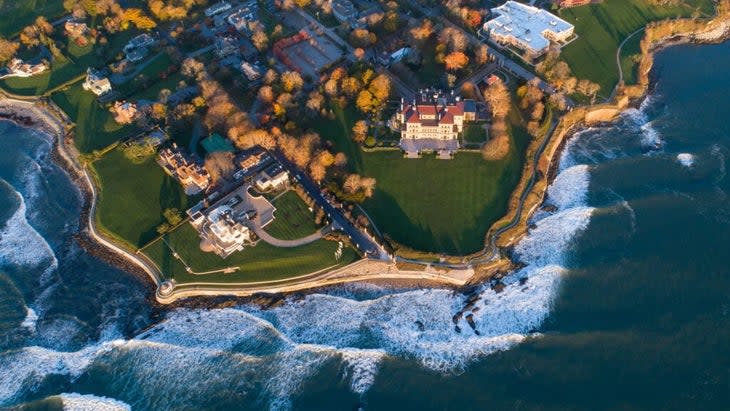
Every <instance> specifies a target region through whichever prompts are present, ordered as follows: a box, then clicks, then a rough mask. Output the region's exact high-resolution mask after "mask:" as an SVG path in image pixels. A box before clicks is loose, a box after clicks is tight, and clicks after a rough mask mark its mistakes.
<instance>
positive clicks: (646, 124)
mask: <svg viewBox="0 0 730 411" xmlns="http://www.w3.org/2000/svg"><path fill="white" fill-rule="evenodd" d="M653 101H654V100H653V99H652V98H651V96H649V97H647V98H646V99H644V101H643V102H642V103H641V106H640V107H639V108H638V109H635V108H630V109H628V110H626V111H624V113H623V115H624V117H627V118H628V119H630V120H631V121H632V122H633V123H634V124H635V125H636V126H638V127H639V129H640V131H641V145H642V147H646V148H650V149H656V148H660V147H661V146H662V145H663V144H664V141H663V140H662V136H661V134H660V133H659V131H658V130H657V129H656V128H655V127H654V121H655V120H650V119H649V115H648V114H647V111H648V110H649V108H650V107H651V105H652V104H653Z"/></svg>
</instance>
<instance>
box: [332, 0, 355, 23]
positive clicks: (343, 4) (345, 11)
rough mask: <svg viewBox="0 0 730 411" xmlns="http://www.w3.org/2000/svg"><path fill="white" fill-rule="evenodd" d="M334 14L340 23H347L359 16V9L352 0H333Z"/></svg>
mask: <svg viewBox="0 0 730 411" xmlns="http://www.w3.org/2000/svg"><path fill="white" fill-rule="evenodd" d="M331 5H332V15H333V16H335V18H336V19H337V20H338V21H339V22H340V23H345V22H348V21H350V20H353V19H355V18H357V9H355V5H353V4H352V2H351V1H350V0H331Z"/></svg>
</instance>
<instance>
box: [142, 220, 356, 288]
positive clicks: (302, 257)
mask: <svg viewBox="0 0 730 411" xmlns="http://www.w3.org/2000/svg"><path fill="white" fill-rule="evenodd" d="M165 241H166V242H167V243H168V244H169V245H170V246H171V247H172V248H173V249H174V250H175V252H177V253H178V254H179V255H180V257H181V258H182V259H183V260H184V261H185V263H186V264H188V265H190V266H191V267H192V269H193V270H194V271H196V272H205V271H213V270H219V269H222V268H226V267H239V268H240V269H239V270H238V271H236V272H234V273H231V274H223V273H216V274H208V275H192V274H189V273H188V272H187V271H186V270H185V267H184V266H183V265H182V264H181V263H180V261H178V260H177V259H175V258H174V257H173V256H172V254H171V252H170V249H169V247H168V246H167V245H166V244H165V243H164V242H163V241H157V242H155V243H154V244H152V245H151V246H149V247H148V248H146V249H145V251H144V252H145V254H146V255H147V256H148V257H150V258H151V259H152V260H153V261H154V262H155V263H156V264H157V265H158V267H159V268H160V270H162V272H163V274H164V275H165V277H167V278H174V279H175V280H176V281H177V282H178V284H184V283H190V282H214V283H215V282H217V283H234V282H254V281H268V280H280V279H283V278H288V277H295V276H299V275H304V274H308V273H311V272H315V271H319V270H322V269H324V268H327V267H330V266H333V265H339V266H343V265H346V264H349V263H351V262H353V261H356V260H357V259H358V258H359V257H358V255H357V253H356V252H355V251H354V250H352V249H351V248H346V249H344V250H343V255H342V258H341V259H340V260H339V261H337V260H335V258H334V253H335V251H336V250H337V247H338V243H336V242H334V241H327V240H319V241H317V242H314V243H311V244H308V245H305V246H302V247H297V248H276V247H273V246H270V245H268V244H266V243H264V242H263V241H260V242H259V243H258V244H257V245H256V246H255V247H248V248H246V249H244V250H243V251H241V252H237V253H234V254H232V255H231V256H229V257H228V258H226V259H222V258H220V257H219V256H218V255H216V254H213V253H204V252H202V251H200V238H199V237H198V233H197V232H196V231H195V229H194V228H193V227H192V226H191V225H190V224H184V225H183V226H181V227H180V228H178V229H177V230H175V231H174V232H172V233H169V234H168V235H166V237H165Z"/></svg>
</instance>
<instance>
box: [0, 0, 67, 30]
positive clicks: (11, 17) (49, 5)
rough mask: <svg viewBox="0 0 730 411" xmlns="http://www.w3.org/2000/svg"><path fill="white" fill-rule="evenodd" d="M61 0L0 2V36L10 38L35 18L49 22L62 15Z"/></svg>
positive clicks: (5, 0) (1, 0)
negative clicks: (43, 17) (42, 17)
mask: <svg viewBox="0 0 730 411" xmlns="http://www.w3.org/2000/svg"><path fill="white" fill-rule="evenodd" d="M63 12H64V10H63V1H62V0H0V13H2V15H3V18H1V19H0V35H2V36H4V37H11V36H12V35H13V34H15V33H17V32H19V31H20V30H21V29H22V28H23V27H25V26H27V25H28V24H31V23H32V22H33V20H35V18H36V16H40V15H43V16H46V17H47V18H48V20H49V21H53V18H55V17H59V16H61V14H63Z"/></svg>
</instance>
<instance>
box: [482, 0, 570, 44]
mask: <svg viewBox="0 0 730 411" xmlns="http://www.w3.org/2000/svg"><path fill="white" fill-rule="evenodd" d="M492 12H493V13H494V14H495V15H498V17H496V18H494V19H492V20H489V21H488V22H486V23H484V30H485V31H488V32H491V33H495V34H497V35H500V36H512V37H514V38H516V39H518V40H519V41H520V42H521V43H523V44H524V45H526V46H528V47H529V48H531V49H533V50H543V49H545V48H547V47H548V46H550V40H548V39H547V38H546V37H545V35H544V33H545V32H546V31H550V32H553V33H562V32H566V31H570V30H572V29H573V25H572V24H570V23H568V22H567V21H565V20H563V19H561V18H560V17H558V16H555V15H554V14H551V13H549V12H547V11H546V10H543V9H540V8H537V7H532V6H528V5H525V4H522V3H517V2H515V1H508V2H506V3H504V4H503V5H501V6H499V7H495V8H493V9H492Z"/></svg>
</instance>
